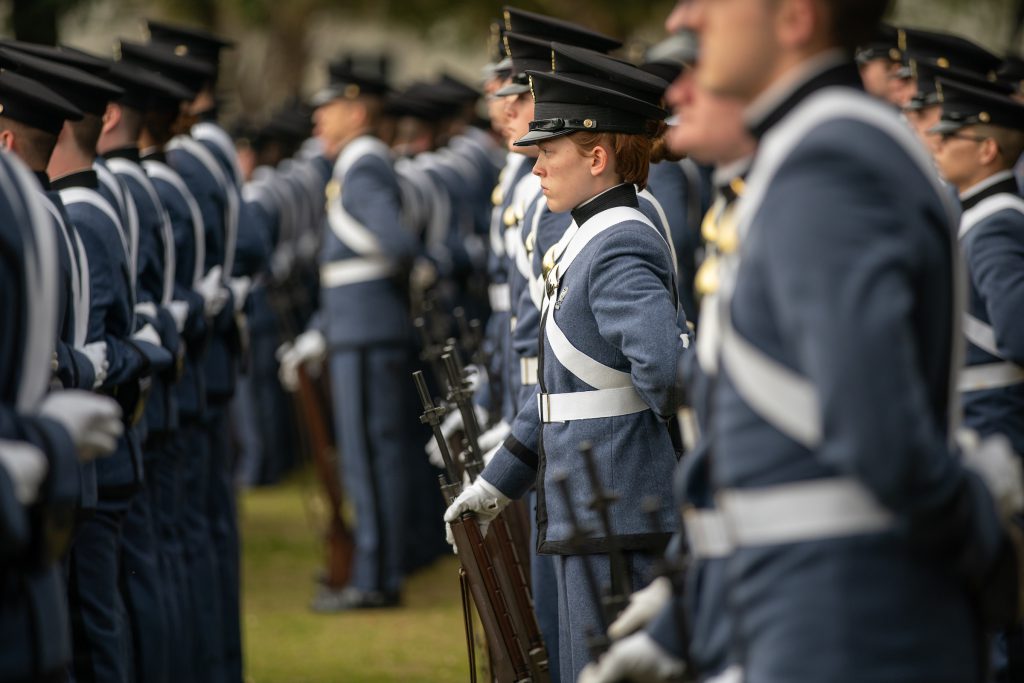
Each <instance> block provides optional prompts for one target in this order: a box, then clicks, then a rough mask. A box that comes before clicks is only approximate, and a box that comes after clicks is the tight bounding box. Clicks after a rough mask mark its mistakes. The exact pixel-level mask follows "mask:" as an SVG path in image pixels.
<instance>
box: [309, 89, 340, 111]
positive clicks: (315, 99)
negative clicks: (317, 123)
mask: <svg viewBox="0 0 1024 683" xmlns="http://www.w3.org/2000/svg"><path fill="white" fill-rule="evenodd" d="M339 97H341V91H340V90H338V89H337V88H324V89H323V90H320V91H319V92H317V93H316V94H315V95H313V96H312V97H311V98H309V103H310V105H312V106H313V107H314V108H315V107H322V106H324V105H325V104H327V103H328V102H330V101H331V100H334V99H337V98H339Z"/></svg>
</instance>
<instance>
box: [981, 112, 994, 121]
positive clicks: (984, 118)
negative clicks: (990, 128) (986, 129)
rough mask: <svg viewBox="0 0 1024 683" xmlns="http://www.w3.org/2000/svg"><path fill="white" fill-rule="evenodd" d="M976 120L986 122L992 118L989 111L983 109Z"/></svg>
mask: <svg viewBox="0 0 1024 683" xmlns="http://www.w3.org/2000/svg"><path fill="white" fill-rule="evenodd" d="M978 120H979V121H981V122H982V123H988V122H989V121H991V120H992V117H991V116H989V113H988V112H987V111H983V112H981V113H980V114H978Z"/></svg>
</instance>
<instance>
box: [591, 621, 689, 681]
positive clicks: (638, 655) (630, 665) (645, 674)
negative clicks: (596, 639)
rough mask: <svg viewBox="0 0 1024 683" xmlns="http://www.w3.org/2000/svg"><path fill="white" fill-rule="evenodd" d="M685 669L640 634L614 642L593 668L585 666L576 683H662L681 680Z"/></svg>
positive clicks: (647, 636) (683, 665) (658, 646)
mask: <svg viewBox="0 0 1024 683" xmlns="http://www.w3.org/2000/svg"><path fill="white" fill-rule="evenodd" d="M685 670H686V665H685V664H684V663H683V661H682V660H680V659H676V658H675V657H673V656H672V655H670V654H669V653H668V652H666V651H665V649H664V648H663V647H661V645H658V644H657V643H656V642H654V640H652V639H651V637H650V636H649V635H647V634H646V633H644V632H643V631H640V632H639V633H634V634H633V635H631V636H628V637H626V638H623V639H622V640H620V641H618V642H616V643H615V644H614V645H612V646H611V648H610V649H609V650H608V652H606V653H604V655H602V656H601V659H600V661H598V662H597V663H596V664H587V665H586V666H585V667H584V668H583V671H581V672H580V676H579V678H577V679H576V681H577V683H620V682H621V681H632V682H633V683H662V681H670V680H674V679H678V678H680V677H682V675H683V672H684V671H685Z"/></svg>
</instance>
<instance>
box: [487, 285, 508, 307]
mask: <svg viewBox="0 0 1024 683" xmlns="http://www.w3.org/2000/svg"><path fill="white" fill-rule="evenodd" d="M487 298H489V299H490V300H491V310H492V311H507V310H509V309H510V308H512V292H511V290H509V288H508V284H507V283H506V284H503V285H488V287H487Z"/></svg>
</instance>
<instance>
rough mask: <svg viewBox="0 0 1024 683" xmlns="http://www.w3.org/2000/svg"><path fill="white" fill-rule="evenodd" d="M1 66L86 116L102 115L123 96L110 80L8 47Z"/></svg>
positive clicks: (0, 56) (0, 51)
mask: <svg viewBox="0 0 1024 683" xmlns="http://www.w3.org/2000/svg"><path fill="white" fill-rule="evenodd" d="M0 66H2V67H4V68H8V69H14V70H15V71H17V72H18V73H19V74H21V75H23V76H27V77H28V78H31V79H33V80H36V81H38V82H40V83H42V84H43V85H45V86H47V87H48V88H51V89H52V90H54V91H55V92H59V93H60V94H61V96H62V97H63V98H64V99H66V100H67V101H68V102H70V103H71V104H73V105H74V106H75V107H77V108H78V109H79V110H81V111H82V112H84V113H87V114H96V115H101V114H103V112H105V111H106V110H107V103H108V102H111V101H114V100H117V99H119V98H120V97H121V96H122V95H123V94H124V90H122V89H121V88H119V87H118V86H116V85H114V84H113V83H111V82H110V81H106V80H104V79H102V78H99V77H98V76H93V75H92V74H90V73H86V72H85V71H82V70H81V69H76V68H74V67H71V66H67V65H66V64H60V63H58V62H54V61H51V60H49V59H43V58H41V57H36V56H34V55H30V54H28V53H25V52H20V51H18V50H12V49H10V48H2V47H0Z"/></svg>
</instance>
